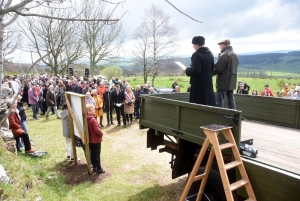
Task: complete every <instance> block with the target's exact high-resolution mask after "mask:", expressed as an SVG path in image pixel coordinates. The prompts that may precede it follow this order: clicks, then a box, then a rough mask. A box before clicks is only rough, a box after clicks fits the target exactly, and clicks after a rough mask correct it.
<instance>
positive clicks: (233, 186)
mask: <svg viewBox="0 0 300 201" xmlns="http://www.w3.org/2000/svg"><path fill="white" fill-rule="evenodd" d="M247 183H249V181H247V180H245V179H241V180H239V181H237V182H234V183H233V184H230V190H231V191H234V190H236V189H238V188H240V187H242V186H245V185H246V184H247Z"/></svg>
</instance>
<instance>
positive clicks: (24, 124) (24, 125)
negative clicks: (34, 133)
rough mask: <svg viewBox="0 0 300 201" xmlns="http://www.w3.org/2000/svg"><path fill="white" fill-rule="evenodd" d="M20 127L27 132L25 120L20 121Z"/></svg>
mask: <svg viewBox="0 0 300 201" xmlns="http://www.w3.org/2000/svg"><path fill="white" fill-rule="evenodd" d="M21 127H22V129H23V131H25V133H28V129H27V126H26V120H22V121H21Z"/></svg>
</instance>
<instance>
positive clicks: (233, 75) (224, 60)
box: [213, 39, 239, 109]
mask: <svg viewBox="0 0 300 201" xmlns="http://www.w3.org/2000/svg"><path fill="white" fill-rule="evenodd" d="M218 45H219V46H220V49H221V53H219V56H218V59H217V62H216V63H215V69H214V71H213V75H217V82H216V88H217V101H216V105H217V107H224V100H225V96H226V97H227V101H228V108H229V109H236V105H235V99H234V96H233V91H234V90H235V89H236V81H237V68H238V64H239V60H238V56H237V55H236V53H235V52H234V51H233V49H232V47H231V46H230V40H229V39H226V40H223V41H221V42H219V43H218Z"/></svg>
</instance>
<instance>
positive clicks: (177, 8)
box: [165, 0, 203, 23]
mask: <svg viewBox="0 0 300 201" xmlns="http://www.w3.org/2000/svg"><path fill="white" fill-rule="evenodd" d="M165 1H166V2H167V3H168V4H170V5H171V6H172V7H173V8H175V9H176V10H177V11H178V12H180V13H181V14H183V15H185V16H187V17H189V18H191V19H192V20H194V21H196V22H200V23H203V22H202V21H198V20H196V19H194V18H192V17H191V16H189V15H187V14H185V13H184V12H182V11H181V10H179V9H178V8H176V7H175V6H174V5H173V4H171V3H170V2H169V1H168V0H165Z"/></svg>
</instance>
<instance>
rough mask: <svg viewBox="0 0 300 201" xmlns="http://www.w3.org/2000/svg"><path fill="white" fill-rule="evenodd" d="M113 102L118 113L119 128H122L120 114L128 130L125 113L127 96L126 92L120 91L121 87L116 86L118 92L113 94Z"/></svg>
mask: <svg viewBox="0 0 300 201" xmlns="http://www.w3.org/2000/svg"><path fill="white" fill-rule="evenodd" d="M112 101H113V104H114V107H115V110H116V113H117V120H118V127H120V126H121V120H120V114H121V115H122V118H123V124H124V128H126V119H125V113H124V101H125V94H124V91H123V90H121V89H120V85H119V84H116V90H115V91H113V92H112Z"/></svg>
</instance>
